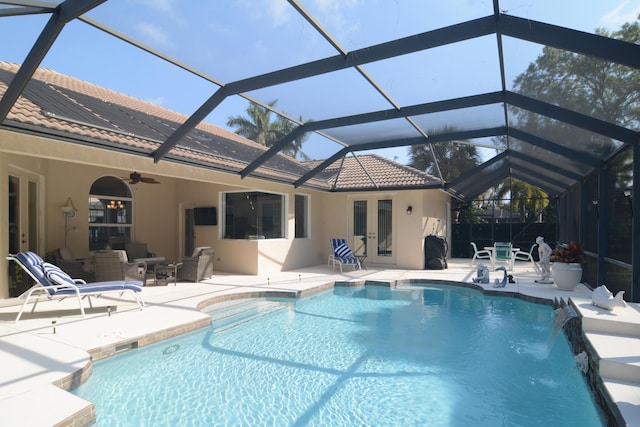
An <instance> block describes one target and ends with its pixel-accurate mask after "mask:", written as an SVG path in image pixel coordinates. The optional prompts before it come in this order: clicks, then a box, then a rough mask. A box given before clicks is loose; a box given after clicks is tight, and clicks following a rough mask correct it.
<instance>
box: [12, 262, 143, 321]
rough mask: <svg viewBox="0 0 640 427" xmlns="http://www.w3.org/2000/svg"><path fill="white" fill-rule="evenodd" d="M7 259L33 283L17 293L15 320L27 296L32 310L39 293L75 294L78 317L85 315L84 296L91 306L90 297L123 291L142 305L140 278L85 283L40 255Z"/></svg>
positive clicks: (64, 295)
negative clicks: (20, 293)
mask: <svg viewBox="0 0 640 427" xmlns="http://www.w3.org/2000/svg"><path fill="white" fill-rule="evenodd" d="M7 259H9V260H13V261H15V262H16V263H17V264H18V265H19V266H20V267H21V268H22V269H23V270H24V271H25V272H26V273H27V274H28V275H29V276H31V278H33V280H34V281H35V282H36V283H35V284H34V285H33V286H32V287H31V288H29V289H28V290H27V291H26V292H24V293H23V294H22V295H20V297H19V298H22V299H24V303H23V304H22V307H20V311H19V312H18V316H17V317H16V320H15V322H18V321H19V320H20V317H21V316H22V312H23V311H24V309H25V307H26V306H27V304H28V303H29V300H30V299H31V298H35V301H34V303H33V307H32V309H31V312H33V311H34V310H35V309H36V306H37V304H38V300H39V299H40V297H42V296H46V297H47V298H48V299H50V300H52V299H54V298H56V299H64V298H66V297H69V296H75V297H76V298H78V305H79V306H80V313H81V314H82V317H85V312H84V306H83V304H82V299H83V298H84V297H87V299H88V300H89V305H90V306H91V307H93V305H92V304H91V298H90V297H91V296H95V297H99V296H100V295H102V294H106V293H109V292H119V293H120V294H124V293H125V292H127V293H129V294H131V295H132V296H133V299H134V300H135V302H136V303H137V304H138V307H140V310H142V309H143V307H144V301H143V300H142V297H141V296H140V292H141V291H142V282H140V281H129V280H115V281H109V282H93V283H86V282H85V281H84V280H82V279H72V278H71V277H70V276H69V275H68V274H67V273H65V272H64V271H62V270H61V269H60V267H58V266H56V265H53V264H50V263H48V262H45V261H44V260H43V259H42V258H40V256H38V255H37V254H35V253H33V252H19V253H17V254H15V255H9V256H8V257H7Z"/></svg>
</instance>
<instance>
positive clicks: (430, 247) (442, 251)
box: [424, 235, 449, 270]
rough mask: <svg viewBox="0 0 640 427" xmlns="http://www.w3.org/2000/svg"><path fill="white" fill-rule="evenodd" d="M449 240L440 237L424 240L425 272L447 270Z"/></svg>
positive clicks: (429, 237) (428, 237)
mask: <svg viewBox="0 0 640 427" xmlns="http://www.w3.org/2000/svg"><path fill="white" fill-rule="evenodd" d="M448 251H449V245H447V239H445V238H444V237H439V236H433V235H430V236H427V237H425V238H424V268H425V270H444V269H445V268H447V252H448Z"/></svg>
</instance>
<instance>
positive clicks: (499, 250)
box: [491, 242, 513, 271]
mask: <svg viewBox="0 0 640 427" xmlns="http://www.w3.org/2000/svg"><path fill="white" fill-rule="evenodd" d="M497 262H504V263H505V264H506V265H507V269H508V270H509V271H512V270H513V250H512V246H511V243H505V242H496V243H494V244H493V250H492V251H491V267H492V268H495V264H496V263H497Z"/></svg>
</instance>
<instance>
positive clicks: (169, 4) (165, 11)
mask: <svg viewBox="0 0 640 427" xmlns="http://www.w3.org/2000/svg"><path fill="white" fill-rule="evenodd" d="M138 3H140V4H142V5H145V6H147V7H149V8H151V9H154V10H155V11H157V12H159V13H161V14H162V15H165V16H175V15H176V13H175V11H174V8H173V0H138Z"/></svg>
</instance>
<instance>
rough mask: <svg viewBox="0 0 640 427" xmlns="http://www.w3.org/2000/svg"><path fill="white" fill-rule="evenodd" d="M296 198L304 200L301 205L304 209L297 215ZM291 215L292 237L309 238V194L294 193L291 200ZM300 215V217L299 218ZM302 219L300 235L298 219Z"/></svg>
mask: <svg viewBox="0 0 640 427" xmlns="http://www.w3.org/2000/svg"><path fill="white" fill-rule="evenodd" d="M298 198H302V199H303V200H304V202H302V203H303V206H304V208H303V209H304V211H303V212H302V215H299V212H298ZM293 212H294V213H293V216H294V227H293V238H294V239H309V238H310V237H311V226H310V224H311V218H310V214H311V196H310V195H309V194H302V193H296V194H295V195H294V201H293ZM300 217H302V218H300ZM299 220H302V221H304V222H303V223H302V224H301V227H300V228H302V234H303V235H302V236H299V235H298V228H299V227H298V221H299Z"/></svg>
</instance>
